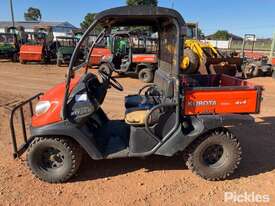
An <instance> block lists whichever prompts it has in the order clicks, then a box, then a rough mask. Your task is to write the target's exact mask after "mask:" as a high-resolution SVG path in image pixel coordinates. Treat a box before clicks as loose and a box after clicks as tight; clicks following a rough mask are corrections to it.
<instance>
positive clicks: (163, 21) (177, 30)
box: [62, 6, 186, 119]
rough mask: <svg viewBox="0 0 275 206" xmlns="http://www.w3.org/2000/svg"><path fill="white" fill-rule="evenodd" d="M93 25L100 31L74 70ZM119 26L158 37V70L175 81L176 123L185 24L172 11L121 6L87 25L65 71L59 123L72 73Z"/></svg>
mask: <svg viewBox="0 0 275 206" xmlns="http://www.w3.org/2000/svg"><path fill="white" fill-rule="evenodd" d="M97 25H100V26H102V27H103V28H104V29H103V30H102V32H101V33H100V34H99V35H98V36H97V38H96V40H95V41H94V42H93V44H92V46H91V49H90V52H89V55H88V57H87V59H86V60H85V62H84V63H82V64H81V65H79V66H77V67H74V65H75V62H76V60H77V54H78V52H79V51H80V49H81V44H82V43H84V41H85V39H86V37H87V36H88V35H89V33H90V32H91V31H93V29H94V28H95V27H96V26H97ZM122 26H152V27H153V28H154V30H155V31H156V32H158V33H159V34H160V38H159V39H162V40H159V45H160V46H159V47H160V50H161V51H160V52H162V50H163V54H162V55H160V57H159V69H160V70H163V72H165V73H166V74H167V75H168V76H171V77H173V78H174V79H175V80H176V83H175V85H176V86H175V88H174V91H175V94H174V100H175V105H176V107H177V116H178V119H179V118H180V105H179V103H180V95H179V91H180V88H179V87H180V84H179V76H180V62H181V58H182V56H183V45H184V44H183V43H184V36H185V34H186V24H185V21H184V20H183V18H182V16H181V15H180V14H179V13H178V12H177V11H175V10H173V9H168V8H163V7H153V6H134V7H128V6H125V7H118V8H113V9H108V10H105V11H103V12H101V13H99V14H97V15H96V17H95V19H94V22H93V23H92V24H91V25H90V27H89V28H88V29H87V30H86V32H85V33H84V34H83V36H82V38H81V39H80V41H79V42H78V44H77V46H76V48H75V50H74V52H73V55H72V58H71V61H70V64H69V67H68V71H67V80H66V90H65V95H64V102H63V111H62V118H63V119H66V118H67V112H66V111H67V101H68V97H69V88H70V82H71V79H72V78H73V76H74V75H73V74H74V71H75V70H77V69H80V68H81V67H83V66H84V65H85V64H87V63H88V61H89V60H88V58H89V57H90V54H91V53H92V51H93V49H94V47H95V45H96V44H97V43H98V42H100V41H101V40H102V39H103V38H104V37H105V36H106V33H107V32H110V31H111V28H113V27H122ZM172 29H173V31H172V32H174V33H173V35H171V34H172V33H171V32H170V31H171V30H172ZM169 32H170V33H171V34H170V33H169ZM169 34H170V35H169ZM167 54H168V55H167Z"/></svg>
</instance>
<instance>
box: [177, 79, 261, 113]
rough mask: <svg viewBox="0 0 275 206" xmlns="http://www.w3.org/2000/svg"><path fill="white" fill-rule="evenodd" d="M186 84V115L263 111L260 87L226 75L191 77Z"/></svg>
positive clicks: (184, 102)
mask: <svg viewBox="0 0 275 206" xmlns="http://www.w3.org/2000/svg"><path fill="white" fill-rule="evenodd" d="M183 84H184V85H185V89H184V93H183V95H184V101H183V105H182V106H183V113H184V115H199V114H229V113H231V114H234V113H235V114H258V113H259V112H260V106H261V100H262V90H263V88H262V87H261V86H255V85H252V84H251V83H249V82H247V81H244V80H241V79H236V78H234V77H230V76H227V75H206V76H195V77H188V78H185V79H184V82H183Z"/></svg>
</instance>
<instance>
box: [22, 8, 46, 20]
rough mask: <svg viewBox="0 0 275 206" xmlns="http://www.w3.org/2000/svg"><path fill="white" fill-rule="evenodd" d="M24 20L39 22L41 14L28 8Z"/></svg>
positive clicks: (37, 10)
mask: <svg viewBox="0 0 275 206" xmlns="http://www.w3.org/2000/svg"><path fill="white" fill-rule="evenodd" d="M24 18H25V20H26V21H40V20H41V19H42V14H41V12H40V10H39V9H37V8H34V7H29V8H28V10H27V12H25V13H24Z"/></svg>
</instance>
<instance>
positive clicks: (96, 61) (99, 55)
mask: <svg viewBox="0 0 275 206" xmlns="http://www.w3.org/2000/svg"><path fill="white" fill-rule="evenodd" d="M111 57H112V52H111V50H110V49H108V48H94V50H93V52H92V54H91V57H90V64H92V65H100V63H101V60H102V59H103V58H106V59H108V58H111Z"/></svg>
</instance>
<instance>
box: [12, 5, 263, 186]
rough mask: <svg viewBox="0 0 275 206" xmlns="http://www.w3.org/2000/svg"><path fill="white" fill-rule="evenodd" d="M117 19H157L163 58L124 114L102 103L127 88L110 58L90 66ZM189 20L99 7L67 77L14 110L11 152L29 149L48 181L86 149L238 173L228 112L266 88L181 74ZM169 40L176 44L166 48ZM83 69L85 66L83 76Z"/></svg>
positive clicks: (201, 171)
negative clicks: (115, 114) (114, 114)
mask: <svg viewBox="0 0 275 206" xmlns="http://www.w3.org/2000/svg"><path fill="white" fill-rule="evenodd" d="M98 25H100V26H101V28H103V30H102V32H101V33H100V34H99V35H98V37H97V38H96V40H95V41H94V43H93V44H92V46H91V48H90V50H89V55H87V58H86V59H85V60H84V62H82V63H80V64H79V65H77V62H79V61H78V58H77V57H78V52H79V51H80V50H81V48H82V46H81V45H82V44H83V43H84V42H85V39H86V38H87V36H88V35H89V33H90V32H92V31H93V30H94V29H95V28H96V26H98ZM119 26H129V27H131V26H152V27H154V29H155V30H156V32H158V33H159V35H160V38H159V41H160V42H159V44H158V45H159V60H158V61H159V65H158V69H157V70H156V72H155V78H154V84H148V85H146V86H145V87H143V88H141V89H140V91H139V92H138V94H135V95H127V96H126V97H125V105H124V106H123V105H120V106H122V107H124V110H125V118H123V119H113V118H108V115H109V113H107V112H105V111H104V109H103V108H102V105H103V103H104V100H105V97H106V95H108V91H109V89H110V87H113V88H114V89H116V90H118V91H123V86H122V85H121V84H120V83H119V82H118V80H116V79H115V77H114V76H112V74H113V72H114V71H115V68H114V67H113V64H111V63H107V62H106V63H105V67H104V68H102V69H98V70H97V72H98V75H96V74H94V73H92V70H89V69H88V68H89V62H90V57H91V55H90V54H91V53H92V52H93V50H94V48H95V45H96V44H97V43H98V42H100V40H101V39H102V38H103V37H104V36H108V35H109V34H110V31H112V29H113V28H114V27H119ZM185 28H186V24H185V21H184V20H183V18H182V16H181V15H180V14H179V13H178V12H177V11H175V10H172V9H168V8H162V7H118V8H113V9H109V10H106V11H103V12H101V13H99V14H98V15H97V16H96V17H95V20H94V22H93V23H92V24H91V25H90V27H89V28H88V29H87V31H86V33H85V34H84V35H83V37H82V38H81V40H80V41H79V43H78V45H77V47H76V48H75V51H74V53H73V56H72V58H71V62H70V65H69V67H68V72H67V75H66V81H63V82H61V83H60V84H58V85H56V86H55V87H53V88H52V89H50V90H49V91H46V92H45V93H44V94H41V93H40V94H37V95H35V96H33V97H31V98H30V99H28V100H27V101H24V102H22V103H21V104H19V105H17V106H16V107H15V108H14V109H13V110H12V113H11V117H10V128H11V136H12V145H13V150H14V151H13V155H14V157H15V158H17V157H20V156H21V155H22V154H23V153H24V152H25V151H27V163H28V166H29V168H30V170H31V171H32V173H33V174H34V175H35V176H36V177H37V178H39V179H41V180H43V181H47V182H51V183H58V182H65V181H67V180H68V179H69V178H71V177H72V176H73V175H74V174H75V173H76V172H77V170H78V168H79V166H80V163H81V160H82V155H83V151H85V153H87V154H89V155H90V157H91V158H92V159H94V160H103V159H114V158H130V157H147V156H151V155H160V156H174V155H182V159H181V160H179V161H182V163H184V162H185V163H186V165H187V166H188V168H189V169H190V170H191V171H193V172H194V173H195V174H197V175H199V176H201V177H202V178H204V179H207V180H221V179H225V178H227V177H228V176H230V175H231V174H233V172H234V171H235V170H236V169H237V168H238V166H239V164H240V161H241V146H240V143H239V141H238V139H237V137H235V136H234V135H233V134H232V133H231V132H230V128H227V127H226V121H224V119H223V115H227V116H228V115H229V114H232V113H237V114H248V113H258V112H259V109H260V102H261V91H262V88H261V87H260V86H254V85H251V84H249V83H247V82H246V81H243V80H237V79H235V78H233V77H230V76H225V75H212V76H207V75H206V76H187V75H184V74H183V73H182V69H181V68H180V64H181V61H182V58H183V56H184V54H183V51H184V49H183V45H184V37H185V35H186V34H185V31H186V29H185ZM167 45H171V46H172V47H173V48H175V49H172V50H171V49H167ZM80 69H85V73H84V74H82V75H81V76H78V75H77V71H78V70H80ZM37 98H38V99H39V100H38V101H39V102H38V103H37V104H36V106H35V109H33V100H35V99H37ZM27 107H29V108H30V114H31V116H32V120H31V130H30V135H28V134H27V132H26V131H27V130H26V125H27V123H26V118H24V112H26V109H27ZM118 111H121V109H119V110H118ZM17 112H18V114H19V117H20V120H22V128H23V137H22V140H23V141H24V143H23V144H22V145H21V146H20V147H18V144H17V143H18V142H19V138H18V136H17V135H18V133H17V132H16V127H15V116H16V114H17ZM233 118H234V116H233ZM166 161H168V159H166ZM164 164H169V162H164ZM125 166H127V165H125ZM243 169H245V168H243ZM91 172H94V171H91Z"/></svg>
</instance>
